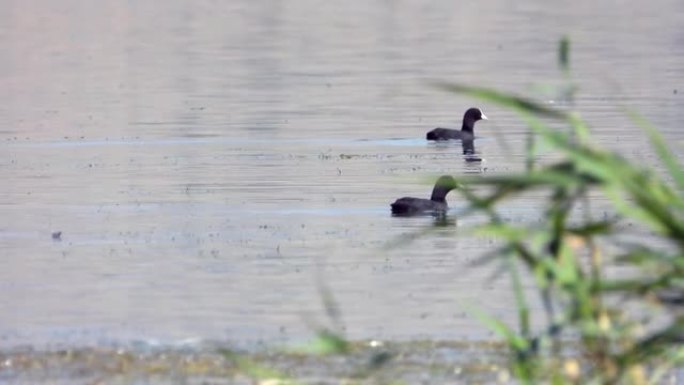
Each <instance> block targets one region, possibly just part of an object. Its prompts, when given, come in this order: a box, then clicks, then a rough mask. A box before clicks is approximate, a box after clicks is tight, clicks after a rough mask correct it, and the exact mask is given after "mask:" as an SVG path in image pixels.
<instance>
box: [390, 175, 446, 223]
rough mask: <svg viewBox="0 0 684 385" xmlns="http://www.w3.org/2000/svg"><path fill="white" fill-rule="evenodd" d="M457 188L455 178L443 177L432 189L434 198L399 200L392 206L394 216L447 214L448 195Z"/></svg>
mask: <svg viewBox="0 0 684 385" xmlns="http://www.w3.org/2000/svg"><path fill="white" fill-rule="evenodd" d="M456 187H457V185H456V181H455V180H454V178H453V177H451V176H449V175H443V176H441V177H439V179H437V183H435V187H434V188H433V189H432V197H430V199H423V198H412V197H404V198H399V199H397V200H396V201H395V202H394V203H392V204H391V205H390V206H392V214H394V215H399V216H410V215H420V214H430V213H437V214H440V213H445V212H446V211H447V210H448V209H449V206H448V205H447V201H446V195H447V194H448V193H449V191H451V190H453V189H455V188H456Z"/></svg>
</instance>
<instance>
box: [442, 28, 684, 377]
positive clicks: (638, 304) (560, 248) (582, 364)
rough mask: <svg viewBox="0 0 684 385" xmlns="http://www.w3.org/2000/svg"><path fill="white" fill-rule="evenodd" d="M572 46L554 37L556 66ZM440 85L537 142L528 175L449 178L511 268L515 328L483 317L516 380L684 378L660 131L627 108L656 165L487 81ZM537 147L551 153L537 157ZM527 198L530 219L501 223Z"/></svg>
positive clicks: (676, 169) (671, 214)
mask: <svg viewBox="0 0 684 385" xmlns="http://www.w3.org/2000/svg"><path fill="white" fill-rule="evenodd" d="M569 44H570V43H569V40H568V39H567V38H564V39H563V40H562V41H561V43H560V44H559V64H560V67H561V69H562V70H564V71H567V70H568V69H569V64H568V57H569V52H568V51H569ZM568 76H569V75H568ZM437 87H439V88H441V89H443V90H446V91H449V92H454V93H458V94H465V95H469V96H471V97H474V98H477V99H480V100H483V101H486V102H490V103H494V104H497V105H499V106H502V107H505V108H508V109H510V110H513V111H515V112H516V113H517V114H518V115H519V116H520V117H521V118H522V119H523V120H524V121H525V122H527V124H528V126H529V130H530V134H531V135H532V136H533V138H534V139H533V140H529V141H528V148H527V151H528V160H529V162H528V165H527V168H526V170H525V171H522V172H520V173H517V174H506V175H500V176H484V177H477V176H465V177H460V178H457V183H460V184H462V185H464V186H467V187H466V188H460V189H458V190H456V191H459V192H460V193H461V194H462V195H463V196H464V197H465V198H466V200H467V203H468V209H467V210H466V215H470V214H478V215H483V214H484V215H485V216H486V218H487V220H486V223H485V224H484V225H482V226H481V227H479V228H478V230H477V231H478V232H479V233H481V234H485V235H487V236H495V237H497V238H498V239H500V240H501V241H502V245H501V247H500V248H499V249H498V250H497V251H496V253H495V257H492V258H490V259H489V261H490V262H491V261H497V260H498V261H504V263H505V265H504V267H505V271H508V272H510V276H511V279H512V281H513V290H514V292H515V297H516V305H517V309H518V319H519V322H518V326H517V327H515V328H514V327H511V326H508V325H506V324H504V323H503V322H501V321H499V320H496V319H493V318H490V317H487V316H485V315H481V314H480V317H481V318H482V319H483V322H485V323H486V324H487V325H489V326H490V327H491V328H493V330H494V331H495V332H496V333H497V334H498V335H499V336H501V337H502V338H504V339H505V340H506V341H507V344H508V345H509V349H510V351H511V355H510V362H511V371H512V373H513V375H514V377H515V378H516V379H517V380H518V381H519V382H520V383H525V384H537V383H551V384H618V383H619V384H623V383H624V384H639V385H640V384H651V383H663V382H664V381H665V379H666V376H670V378H676V377H677V376H679V377H682V376H684V372H682V371H681V369H680V368H679V367H680V366H681V365H682V363H684V345H682V342H684V195H683V192H684V170H682V167H681V165H680V163H679V162H678V160H677V158H676V156H675V155H674V154H673V153H672V151H671V150H670V149H669V148H668V146H667V144H666V142H665V140H664V139H663V138H662V137H661V135H660V134H659V132H658V130H657V129H656V128H655V127H653V126H652V125H651V124H650V123H649V122H648V121H647V120H646V119H644V118H643V117H641V116H640V115H639V114H637V113H636V112H634V111H626V114H628V116H630V117H631V119H632V121H633V122H634V123H635V124H636V125H637V126H639V127H640V128H642V129H643V131H644V133H645V135H646V136H647V137H648V138H649V140H650V143H651V145H652V146H653V148H654V150H655V153H656V154H657V156H658V160H659V162H660V165H661V166H662V170H658V171H657V170H655V169H651V168H649V167H647V166H645V165H644V164H643V163H642V162H640V161H639V160H638V159H627V158H625V157H624V156H621V155H620V154H618V153H615V152H612V151H608V150H605V149H602V148H601V147H600V146H599V145H598V144H597V143H596V142H595V141H592V138H591V130H590V128H589V124H588V122H585V121H584V120H582V119H581V118H580V117H579V115H578V114H576V113H574V112H566V111H564V110H560V109H557V108H554V107H551V106H547V105H545V104H541V103H537V102H535V101H532V100H531V99H526V98H522V97H519V96H515V95H511V94H507V93H503V92H499V91H496V90H492V89H486V88H480V87H470V86H466V85H462V84H453V83H440V84H437ZM559 125H560V126H562V127H564V128H559ZM540 148H544V149H545V151H553V153H554V154H555V155H559V159H560V160H558V161H555V162H553V163H550V164H539V162H538V161H536V160H535V159H538V155H540V154H539V151H540V150H539V149H540ZM554 159H557V158H556V157H554ZM658 168H659V169H660V167H658ZM663 170H664V172H663ZM531 194H534V197H535V198H534V199H532V200H531V201H533V202H535V201H536V202H538V206H539V207H540V208H541V209H542V212H541V214H540V217H539V220H538V221H535V222H534V223H529V224H521V223H518V222H516V223H509V222H507V221H506V220H504V219H503V216H502V214H501V209H502V208H504V207H505V206H506V205H507V203H508V202H509V201H510V200H511V199H512V198H515V197H521V196H522V197H524V196H526V195H531ZM590 194H591V198H590ZM540 195H542V196H543V197H545V198H544V199H543V200H542V199H541V198H538V197H539V196H540ZM597 197H598V198H599V199H601V200H605V201H606V202H608V203H609V208H608V210H607V211H602V212H601V214H600V215H598V214H595V213H592V212H591V209H590V202H591V200H592V199H596V198H597ZM521 269H522V270H525V271H526V274H525V275H526V276H529V277H533V281H534V285H535V286H534V287H535V288H536V290H537V291H538V293H539V294H540V296H541V298H542V303H543V307H542V309H543V310H541V311H542V312H544V313H545V317H538V316H537V317H533V316H532V314H531V313H530V311H531V310H530V306H529V305H528V302H529V301H528V298H526V293H529V292H530V291H529V290H525V291H524V290H523V283H522V280H521ZM540 319H542V320H545V321H542V324H541V325H538V324H539V323H540V322H539V321H538V320H540ZM533 320H535V322H536V324H535V326H532V325H533V323H534V322H533Z"/></svg>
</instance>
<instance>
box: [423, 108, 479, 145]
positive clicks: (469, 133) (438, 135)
mask: <svg viewBox="0 0 684 385" xmlns="http://www.w3.org/2000/svg"><path fill="white" fill-rule="evenodd" d="M478 120H487V117H486V116H485V114H483V113H482V110H480V109H479V108H475V107H473V108H469V109H468V111H466V112H465V114H464V115H463V125H462V126H461V129H460V130H454V129H451V128H435V129H434V130H432V131H430V132H428V133H427V140H449V139H461V140H472V139H474V138H475V132H474V131H473V129H474V128H475V122H477V121H478Z"/></svg>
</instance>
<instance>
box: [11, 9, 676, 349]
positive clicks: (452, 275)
mask: <svg viewBox="0 0 684 385" xmlns="http://www.w3.org/2000/svg"><path fill="white" fill-rule="evenodd" d="M682 17H684V4H682V3H681V2H678V1H676V0H657V1H655V2H649V3H645V2H636V1H634V2H629V3H628V4H619V6H618V4H616V3H613V2H603V3H597V2H593V1H579V2H578V1H561V2H555V3H553V4H552V3H547V2H537V1H524V2H509V1H504V0H495V1H490V2H485V3H482V2H472V3H464V2H453V1H437V2H435V1H431V2H423V1H421V2H393V1H383V2H371V3H368V2H364V1H347V2H343V3H340V2H318V1H310V0H295V1H287V2H284V1H260V2H253V1H231V2H215V1H208V0H201V1H195V2H181V1H170V2H165V3H164V4H158V3H156V2H150V1H140V2H117V1H107V0H105V1H100V2H97V5H95V3H93V4H86V3H83V2H79V1H62V2H59V3H55V2H51V1H36V2H30V3H27V2H18V1H11V0H10V1H4V2H2V3H0V43H2V46H3V47H4V49H3V53H2V54H1V55H2V56H1V57H2V60H0V154H1V155H2V156H1V157H0V178H1V179H2V180H3V181H5V183H3V187H2V189H0V253H1V254H2V256H3V261H4V265H3V268H2V269H0V287H1V288H2V291H3V293H4V295H3V296H2V298H1V299H0V314H2V317H1V318H0V336H1V337H2V338H3V340H4V342H5V345H6V346H15V345H26V344H28V345H33V346H39V347H40V346H50V345H69V346H81V345H92V344H96V345H97V344H108V343H112V342H113V343H127V342H129V341H136V340H144V341H160V342H162V343H174V342H177V341H187V340H194V339H198V340H226V341H230V342H232V343H235V344H245V345H250V344H254V343H256V342H259V341H265V342H266V343H279V342H289V341H300V340H302V339H306V338H307V337H308V336H310V335H311V330H312V325H315V324H316V323H325V322H326V319H325V316H324V312H323V310H322V305H321V300H320V287H321V282H324V283H325V286H327V287H328V288H329V289H330V290H331V291H332V292H333V293H334V295H335V298H336V300H337V301H338V304H339V307H340V309H341V310H342V314H343V320H344V324H345V326H346V330H345V331H346V333H347V335H348V336H350V337H351V338H354V339H364V338H377V339H398V340H414V339H421V338H428V339H438V340H442V339H471V338H472V339H482V338H485V339H486V338H490V335H489V332H488V331H486V330H485V329H484V328H483V327H482V326H481V325H479V323H478V322H477V321H475V320H473V319H472V318H471V317H469V316H468V315H467V314H466V311H465V308H466V305H468V304H476V305H477V306H479V307H481V308H482V310H484V311H486V312H489V313H492V314H494V315H497V316H501V317H503V318H504V319H506V320H509V321H511V322H514V321H515V319H516V318H515V317H516V314H515V313H514V311H513V310H514V308H513V301H512V299H511V296H510V291H511V290H510V283H509V282H508V280H507V279H505V277H498V278H497V277H494V276H493V274H492V273H493V269H492V268H472V266H471V264H472V262H473V261H476V260H477V258H478V257H480V256H482V255H484V254H485V253H487V252H490V251H492V250H493V248H494V247H495V242H494V241H493V240H491V239H483V238H475V237H472V236H470V235H468V231H469V230H470V229H472V228H473V226H474V225H475V224H476V223H477V221H476V219H470V218H462V219H459V220H457V221H456V222H454V221H451V222H449V223H447V225H446V226H439V225H440V223H439V222H436V221H435V219H433V218H430V217H424V218H409V219H407V218H394V217H391V216H390V215H389V203H390V202H392V201H393V200H394V199H396V198H399V197H401V196H405V195H412V196H425V197H427V196H429V193H430V189H431V184H432V181H433V180H435V179H436V178H437V177H438V176H439V175H442V174H452V175H463V174H482V175H487V174H494V173H508V172H512V171H516V170H520V169H521V168H522V167H523V164H524V136H523V134H524V132H525V127H524V125H523V124H522V123H521V122H520V121H519V120H518V119H517V118H516V117H515V116H514V115H513V114H512V113H511V112H509V111H506V110H504V109H501V108H499V107H497V106H493V105H488V104H486V103H479V102H475V101H473V100H470V99H467V98H465V97H462V96H458V95H449V94H446V93H444V92H442V91H439V90H436V89H435V88H433V87H431V86H430V85H429V84H430V82H432V81H435V80H448V81H458V82H465V83H468V84H474V85H482V86H490V87H496V88H499V89H503V90H508V91H514V92H518V93H533V94H535V95H537V97H539V98H540V99H541V100H544V101H546V102H548V103H555V104H557V105H559V106H560V107H561V108H566V107H569V106H568V105H567V103H565V102H564V101H563V100H559V99H557V98H555V96H553V95H552V94H544V93H540V92H539V89H540V87H539V86H540V85H542V84H559V83H560V82H562V81H564V79H563V76H562V74H560V73H559V71H558V70H557V68H556V44H557V41H558V39H559V38H560V37H561V36H563V35H564V34H569V36H571V38H572V47H573V50H572V55H571V60H572V81H573V82H575V83H576V84H577V85H578V86H579V87H580V93H579V94H578V95H577V98H576V99H575V101H574V105H575V107H577V108H578V109H580V110H581V111H582V114H583V117H584V118H586V119H587V120H589V121H590V122H591V123H592V124H593V127H594V129H595V140H596V142H597V143H599V144H601V145H604V146H606V147H609V148H614V149H617V150H619V151H621V152H623V153H625V154H627V155H628V156H629V157H633V158H639V159H643V160H644V162H646V163H653V162H654V156H653V154H652V152H651V150H650V149H649V148H648V147H647V146H645V145H644V139H643V135H642V134H641V132H640V131H639V130H638V129H635V128H634V127H633V125H631V124H630V123H629V122H628V120H627V119H626V118H625V117H624V113H623V108H624V107H632V108H637V109H638V110H639V111H641V112H642V113H644V114H645V115H646V116H647V117H649V119H651V120H652V121H653V122H654V123H655V124H657V125H658V126H659V127H662V129H663V131H664V133H665V134H666V135H667V136H668V138H669V139H671V143H672V144H673V145H674V146H675V147H676V148H679V146H681V141H682V139H683V134H681V131H680V130H677V128H678V127H679V126H681V123H682V121H683V120H684V116H683V112H682V111H684V109H683V108H682V102H681V100H682V99H681V92H680V91H684V89H680V88H682V87H680V83H681V80H682V75H683V73H682V72H683V71H684V66H682V62H683V61H682V59H683V56H684V50H683V48H682V47H683V46H682V42H683V41H684V40H682V39H683V36H682V32H681V20H682ZM475 103H477V104H478V105H479V106H480V107H481V108H482V109H483V110H484V111H485V113H486V115H487V116H488V117H489V118H490V120H489V121H487V122H480V123H478V125H477V128H476V129H477V134H478V136H479V138H478V139H477V140H476V142H475V146H476V151H477V154H478V156H479V157H481V158H482V159H483V161H481V162H469V161H466V159H465V157H464V156H463V154H462V152H463V151H462V149H461V146H460V144H459V143H450V144H433V143H427V142H426V141H424V140H423V138H424V135H425V132H427V131H428V130H429V129H431V128H433V127H435V126H459V124H460V118H461V115H462V113H463V111H465V109H466V108H467V107H470V106H471V105H474V104H475ZM501 138H504V139H505V140H506V143H507V146H502V145H501V140H500V139H501ZM449 200H450V203H451V206H452V212H451V217H452V218H453V217H455V216H457V214H458V212H459V210H460V209H462V208H463V205H462V203H461V202H460V201H459V199H458V196H457V195H456V194H452V195H450V196H449ZM537 203H538V200H536V199H530V200H527V201H520V202H516V203H514V204H511V205H510V206H508V207H507V208H506V212H505V215H506V217H507V218H508V219H509V220H511V221H519V222H526V221H534V220H535V218H536V216H537V215H538V210H537ZM58 231H61V240H55V239H53V237H52V234H53V232H58ZM529 284H530V285H531V284H532V283H531V282H530V283H529Z"/></svg>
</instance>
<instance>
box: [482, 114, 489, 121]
mask: <svg viewBox="0 0 684 385" xmlns="http://www.w3.org/2000/svg"><path fill="white" fill-rule="evenodd" d="M481 115H482V120H489V119H487V116H486V115H485V114H481Z"/></svg>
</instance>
